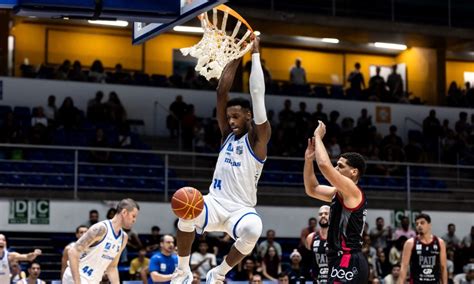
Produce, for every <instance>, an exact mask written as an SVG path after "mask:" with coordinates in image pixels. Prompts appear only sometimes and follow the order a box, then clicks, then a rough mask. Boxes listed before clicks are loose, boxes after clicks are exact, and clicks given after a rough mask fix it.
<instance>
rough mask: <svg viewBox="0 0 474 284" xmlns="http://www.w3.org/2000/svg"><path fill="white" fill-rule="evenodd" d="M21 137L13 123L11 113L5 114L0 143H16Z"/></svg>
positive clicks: (19, 130) (17, 127)
mask: <svg viewBox="0 0 474 284" xmlns="http://www.w3.org/2000/svg"><path fill="white" fill-rule="evenodd" d="M20 136H21V129H20V127H19V126H18V124H17V123H15V119H14V115H13V112H11V111H10V112H7V113H6V114H5V118H4V121H3V126H2V128H1V131H0V137H1V141H2V142H3V143H16V142H17V141H18V138H19V137H20Z"/></svg>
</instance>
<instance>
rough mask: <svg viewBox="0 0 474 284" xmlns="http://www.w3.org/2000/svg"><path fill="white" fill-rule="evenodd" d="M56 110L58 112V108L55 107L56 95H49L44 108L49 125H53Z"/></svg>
mask: <svg viewBox="0 0 474 284" xmlns="http://www.w3.org/2000/svg"><path fill="white" fill-rule="evenodd" d="M57 112H58V108H57V107H56V97H55V96H54V95H49V97H48V104H47V105H46V107H45V108H44V114H45V116H46V118H47V119H48V125H49V126H50V127H54V126H55V120H56V113H57Z"/></svg>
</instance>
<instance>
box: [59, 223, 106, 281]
mask: <svg viewBox="0 0 474 284" xmlns="http://www.w3.org/2000/svg"><path fill="white" fill-rule="evenodd" d="M105 234H107V227H106V226H105V225H104V223H97V224H95V225H93V226H92V227H90V229H89V230H87V232H86V233H85V234H84V235H82V237H81V238H80V239H79V240H77V242H76V243H75V244H74V245H72V246H71V248H69V251H68V255H69V266H70V269H71V274H72V279H73V280H74V282H76V283H80V275H79V257H80V255H81V254H82V253H83V252H84V251H85V250H86V249H87V248H89V247H90V246H91V245H93V244H95V243H97V242H99V241H100V240H102V239H103V238H104V236H105Z"/></svg>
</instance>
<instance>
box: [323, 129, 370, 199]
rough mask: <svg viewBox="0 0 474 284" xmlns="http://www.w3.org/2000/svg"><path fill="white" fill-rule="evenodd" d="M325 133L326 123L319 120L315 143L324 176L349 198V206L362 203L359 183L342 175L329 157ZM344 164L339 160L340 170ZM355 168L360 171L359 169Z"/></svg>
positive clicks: (345, 197)
mask: <svg viewBox="0 0 474 284" xmlns="http://www.w3.org/2000/svg"><path fill="white" fill-rule="evenodd" d="M325 134H326V125H324V123H323V122H321V121H319V124H318V127H317V128H316V130H314V139H315V141H314V143H315V151H316V153H315V156H316V162H317V164H318V167H319V170H320V171H321V173H322V174H323V176H324V177H325V178H326V179H327V180H328V181H329V183H331V185H332V186H334V187H335V188H336V190H337V191H338V192H339V193H341V195H342V196H343V197H344V200H347V201H348V202H349V204H346V205H347V206H350V207H352V206H351V205H354V206H357V204H359V203H360V199H361V198H362V196H361V192H360V190H359V188H358V187H357V184H356V183H354V181H353V180H351V179H350V178H348V177H346V176H344V175H342V174H341V173H340V172H339V171H338V170H336V169H335V168H334V167H333V165H332V163H331V159H330V158H329V155H328V152H327V150H326V147H325V146H324V143H323V138H324V135H325ZM343 166H344V165H341V164H340V162H339V161H338V165H337V167H339V168H340V170H341V168H342V167H343ZM353 170H354V171H358V170H357V169H353ZM353 200H354V201H353Z"/></svg>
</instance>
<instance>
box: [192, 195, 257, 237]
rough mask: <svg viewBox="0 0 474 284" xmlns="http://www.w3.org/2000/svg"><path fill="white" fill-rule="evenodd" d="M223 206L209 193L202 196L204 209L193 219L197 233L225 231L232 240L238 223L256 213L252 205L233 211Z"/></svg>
mask: <svg viewBox="0 0 474 284" xmlns="http://www.w3.org/2000/svg"><path fill="white" fill-rule="evenodd" d="M227 208H229V207H228V206H225V205H223V204H221V203H219V202H218V201H217V200H216V199H214V198H213V197H212V196H210V195H205V196H204V210H203V212H202V213H201V214H200V215H199V216H198V217H197V218H196V219H194V220H192V221H194V225H195V226H196V231H197V232H198V233H199V234H202V233H204V232H226V233H227V234H229V236H231V237H232V238H233V239H234V240H235V239H237V237H238V236H237V235H236V229H237V226H238V225H239V224H240V225H242V224H245V216H247V215H257V216H258V217H259V218H260V216H259V215H258V214H257V211H255V208H253V207H241V208H240V209H237V210H235V211H229V210H228V209H227Z"/></svg>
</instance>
